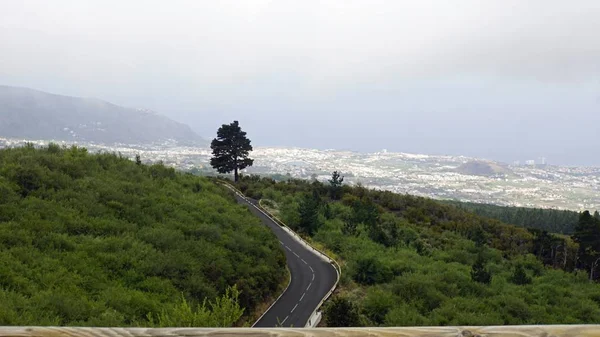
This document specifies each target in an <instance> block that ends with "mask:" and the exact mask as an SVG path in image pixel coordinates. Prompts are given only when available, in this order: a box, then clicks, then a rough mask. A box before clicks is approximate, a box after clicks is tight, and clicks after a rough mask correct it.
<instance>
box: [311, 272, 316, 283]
mask: <svg viewBox="0 0 600 337" xmlns="http://www.w3.org/2000/svg"><path fill="white" fill-rule="evenodd" d="M314 280H315V273H313V278H312V280H311V283H312V281H314Z"/></svg>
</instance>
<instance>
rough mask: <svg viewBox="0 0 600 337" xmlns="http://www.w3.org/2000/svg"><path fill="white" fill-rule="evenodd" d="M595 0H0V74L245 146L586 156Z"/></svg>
mask: <svg viewBox="0 0 600 337" xmlns="http://www.w3.org/2000/svg"><path fill="white" fill-rule="evenodd" d="M598 18H600V2H598V1H594V0H580V1H574V2H564V1H537V0H534V1H486V2H485V3H483V2H480V1H470V0H463V1H453V2H446V1H431V0H430V1H362V0H360V1H359V0H357V1H344V2H341V1H325V2H321V1H286V0H284V1H266V0H257V1H243V2H242V1H218V2H215V1H170V2H168V3H165V2H161V1H145V2H133V1H110V0H108V1H107V0H104V1H67V0H57V1H52V2H47V1H28V0H24V1H23V0H18V1H17V0H14V1H13V0H5V1H2V2H1V3H0V45H1V46H2V51H1V52H0V84H4V85H10V86H23V87H29V88H34V89H39V90H44V91H48V92H52V93H57V94H63V95H70V96H84V97H96V98H100V99H104V100H107V101H110V102H113V103H116V104H120V105H124V106H128V107H134V108H145V109H151V110H155V111H158V112H159V113H161V114H164V115H166V116H169V117H171V118H173V119H175V120H177V121H180V122H183V123H186V124H189V125H190V126H191V127H192V128H193V129H194V130H195V131H196V132H198V133H199V134H200V135H202V136H204V137H206V138H211V137H213V136H214V133H215V130H216V128H217V127H218V126H219V125H221V124H222V123H227V122H230V121H231V120H234V119H236V120H239V121H240V123H241V124H242V125H243V127H244V130H246V131H247V132H248V134H249V136H250V137H251V139H252V142H253V144H254V145H257V146H298V147H309V148H321V149H323V148H336V149H349V150H356V151H378V150H381V149H383V148H385V149H388V150H390V151H402V152H412V153H425V154H452V155H466V156H476V157H483V158H489V159H494V160H500V161H505V162H513V161H515V160H520V161H525V160H528V159H536V160H537V159H538V158H540V157H545V158H547V160H548V162H549V163H553V164H562V165H595V166H598V165H600V158H599V157H598V156H595V150H596V146H597V144H598V143H599V142H600V132H597V130H596V128H597V126H598V125H600V36H598V32H600V20H599V19H598Z"/></svg>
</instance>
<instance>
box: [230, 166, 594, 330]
mask: <svg viewBox="0 0 600 337" xmlns="http://www.w3.org/2000/svg"><path fill="white" fill-rule="evenodd" d="M340 185H341V179H340V177H339V176H337V177H336V176H335V175H334V176H333V177H332V179H331V181H330V182H329V184H323V183H320V182H308V181H300V180H289V181H284V182H276V181H274V180H272V179H266V178H259V177H253V176H251V177H244V179H242V180H241V181H240V183H239V184H238V186H239V188H240V189H241V190H242V191H244V192H245V193H246V194H248V195H249V196H251V197H253V198H257V199H260V198H264V199H269V200H272V201H273V202H271V203H270V205H271V206H273V205H277V207H278V210H279V214H280V216H281V218H282V219H283V220H284V221H285V222H286V223H287V224H288V225H289V226H291V227H292V228H294V229H295V230H297V231H299V232H300V233H303V235H305V236H307V237H310V239H311V240H313V241H314V242H317V243H319V244H321V245H324V246H325V247H326V248H327V249H328V250H330V251H333V252H334V253H335V254H336V257H337V258H339V260H340V262H341V263H342V264H343V265H342V269H343V270H344V272H343V274H342V275H343V276H342V280H341V286H340V287H339V288H338V290H337V292H336V295H335V296H334V298H333V299H332V300H331V301H329V303H328V304H327V306H326V310H325V316H324V323H325V324H326V325H328V326H420V325H505V324H558V323H593V322H598V321H600V285H598V284H597V283H595V282H592V281H590V280H593V279H596V278H597V277H596V276H595V274H594V270H595V269H594V268H595V267H597V265H598V264H599V263H598V261H600V256H597V255H598V253H596V252H597V251H600V235H599V234H600V220H598V219H595V218H594V217H593V216H591V215H590V214H589V213H587V212H586V213H584V214H582V219H581V220H580V221H579V223H578V225H577V226H576V228H575V229H574V230H575V234H574V236H573V238H571V237H568V236H564V235H556V234H551V233H549V232H546V231H543V230H539V229H525V228H520V227H517V226H514V225H508V224H505V223H502V222H500V221H498V220H494V219H490V218H485V217H481V216H478V215H476V214H474V213H471V212H468V211H466V210H463V209H459V208H457V207H454V206H452V205H448V204H444V203H441V202H439V201H434V200H431V199H427V198H420V197H414V196H408V195H398V194H394V193H391V192H385V191H374V190H368V189H366V188H363V187H361V186H356V187H348V186H340ZM595 273H596V274H600V273H599V272H598V271H595ZM344 313H347V314H346V315H344Z"/></svg>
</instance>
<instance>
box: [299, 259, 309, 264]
mask: <svg viewBox="0 0 600 337" xmlns="http://www.w3.org/2000/svg"><path fill="white" fill-rule="evenodd" d="M300 260H302V262H304V264H308V263H306V261H304V259H300Z"/></svg>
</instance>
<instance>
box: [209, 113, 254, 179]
mask: <svg viewBox="0 0 600 337" xmlns="http://www.w3.org/2000/svg"><path fill="white" fill-rule="evenodd" d="M210 148H211V149H212V152H213V157H212V158H211V159H210V165H211V166H212V167H213V168H215V169H216V170H217V171H218V172H219V173H229V172H231V171H233V172H234V180H235V181H236V182H237V181H238V178H239V177H238V171H239V170H243V169H245V168H246V167H248V166H252V164H253V163H254V160H253V159H250V158H248V153H249V152H250V151H252V145H250V139H248V138H246V132H244V131H242V129H241V128H240V126H239V123H238V121H233V123H231V124H229V125H227V124H223V125H222V126H221V127H220V128H219V130H218V131H217V138H215V139H213V141H212V143H211V144H210Z"/></svg>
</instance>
